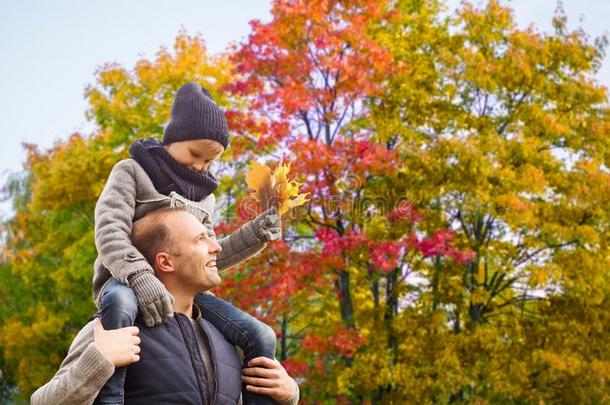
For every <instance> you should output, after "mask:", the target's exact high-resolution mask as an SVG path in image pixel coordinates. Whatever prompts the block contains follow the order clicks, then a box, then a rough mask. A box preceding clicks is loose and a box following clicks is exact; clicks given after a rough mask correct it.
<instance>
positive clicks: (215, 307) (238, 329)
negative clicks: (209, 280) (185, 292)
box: [195, 294, 276, 405]
mask: <svg viewBox="0 0 610 405" xmlns="http://www.w3.org/2000/svg"><path fill="white" fill-rule="evenodd" d="M195 303H196V304H197V305H198V306H199V307H200V308H201V309H202V311H203V314H202V315H203V317H204V318H205V319H207V320H208V321H210V323H211V324H212V325H214V326H215V327H216V329H218V330H219V331H220V333H222V334H223V336H224V337H225V339H227V341H228V342H229V343H231V344H233V345H235V346H238V347H239V348H241V349H242V350H243V352H244V365H245V364H247V363H248V361H250V360H252V359H253V358H255V357H261V356H262V357H268V358H270V359H274V358H275V343H276V342H275V340H276V339H275V332H274V331H273V329H272V328H271V327H269V326H268V325H266V324H264V323H263V322H261V321H259V320H258V319H256V318H254V317H253V316H251V315H249V314H247V313H245V312H244V311H242V310H240V309H238V308H236V307H234V306H233V305H231V304H229V303H228V302H226V301H224V300H222V299H220V298H218V297H216V296H214V295H211V294H197V296H195ZM242 402H243V403H244V404H246V405H250V404H256V405H262V404H266V405H271V404H272V403H273V401H272V399H271V398H270V397H268V396H267V395H260V394H254V393H252V392H249V391H246V386H245V384H244V385H243V386H242Z"/></svg>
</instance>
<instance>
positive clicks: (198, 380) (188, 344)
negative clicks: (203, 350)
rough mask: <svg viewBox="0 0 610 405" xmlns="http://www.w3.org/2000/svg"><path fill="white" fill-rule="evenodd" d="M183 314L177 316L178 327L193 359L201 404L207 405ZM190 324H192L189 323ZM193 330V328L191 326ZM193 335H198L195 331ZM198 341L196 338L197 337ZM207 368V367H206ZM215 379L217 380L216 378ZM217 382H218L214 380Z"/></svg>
mask: <svg viewBox="0 0 610 405" xmlns="http://www.w3.org/2000/svg"><path fill="white" fill-rule="evenodd" d="M182 316H183V315H182V314H176V321H177V322H178V327H179V328H180V333H182V339H183V340H184V343H185V344H186V348H187V350H188V352H189V355H190V356H189V357H190V358H191V364H192V366H193V370H194V371H195V379H196V380H197V385H198V386H199V395H201V403H202V404H205V393H204V390H203V384H202V382H201V376H200V375H199V373H198V372H197V367H195V361H194V357H195V356H194V355H193V348H192V347H191V345H190V343H189V339H187V337H186V334H185V332H184V329H183V328H184V326H183V325H182V320H181V319H182V318H181V317H182ZM189 323H190V322H189ZM191 328H192V326H191ZM193 333H196V332H195V331H193ZM195 339H196V337H195ZM204 367H205V365H204ZM214 378H216V376H214ZM214 381H216V380H214ZM215 401H216V398H214V400H213V401H212V404H213V403H214V402H215Z"/></svg>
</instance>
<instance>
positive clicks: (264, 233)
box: [252, 205, 282, 242]
mask: <svg viewBox="0 0 610 405" xmlns="http://www.w3.org/2000/svg"><path fill="white" fill-rule="evenodd" d="M252 226H253V228H254V232H255V233H256V237H257V238H258V239H260V241H261V242H269V241H272V240H278V239H281V238H282V220H281V217H280V214H279V212H278V210H277V207H276V206H275V205H274V206H272V207H271V208H269V209H268V210H267V211H265V212H262V213H261V214H259V216H257V217H256V218H254V220H253V221H252Z"/></svg>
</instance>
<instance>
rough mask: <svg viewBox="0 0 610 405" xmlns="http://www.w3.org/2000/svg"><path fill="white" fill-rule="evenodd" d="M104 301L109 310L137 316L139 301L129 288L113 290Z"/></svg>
mask: <svg viewBox="0 0 610 405" xmlns="http://www.w3.org/2000/svg"><path fill="white" fill-rule="evenodd" d="M104 301H107V304H108V307H109V309H111V310H112V311H117V312H124V313H127V314H137V312H138V299H137V298H136V295H135V293H134V292H133V290H132V289H131V288H129V287H124V288H113V289H112V290H111V291H109V292H108V294H107V296H106V297H105V299H104Z"/></svg>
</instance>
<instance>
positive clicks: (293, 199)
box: [246, 161, 309, 215]
mask: <svg viewBox="0 0 610 405" xmlns="http://www.w3.org/2000/svg"><path fill="white" fill-rule="evenodd" d="M288 173H290V164H289V163H288V164H283V163H282V162H281V161H280V163H279V164H278V165H277V167H276V168H275V170H274V171H273V172H272V171H271V169H270V168H269V166H267V165H264V164H261V163H258V162H257V161H252V162H251V163H250V168H249V171H248V175H247V176H246V184H247V185H248V187H250V189H251V190H252V191H251V193H250V195H251V196H252V198H254V199H255V200H256V201H258V202H259V203H260V204H261V208H262V209H263V211H265V210H267V209H268V208H270V207H271V206H272V205H276V206H277V207H278V212H279V213H280V215H284V214H285V213H286V212H288V211H289V210H290V209H291V208H294V207H298V206H299V205H302V204H305V203H306V202H307V201H308V198H307V195H308V194H309V193H305V194H301V193H299V189H300V187H301V185H302V183H298V182H296V181H290V180H289V178H288Z"/></svg>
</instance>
